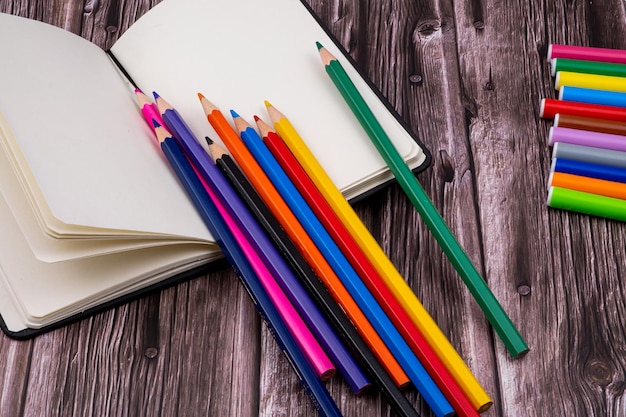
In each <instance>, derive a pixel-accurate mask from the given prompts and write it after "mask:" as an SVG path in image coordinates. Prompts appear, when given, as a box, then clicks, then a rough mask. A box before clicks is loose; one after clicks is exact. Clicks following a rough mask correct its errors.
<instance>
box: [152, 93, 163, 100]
mask: <svg viewBox="0 0 626 417" xmlns="http://www.w3.org/2000/svg"><path fill="white" fill-rule="evenodd" d="M152 95H153V96H154V99H155V100H157V99H158V98H159V97H161V96H160V95H158V94H157V92H156V91H153V92H152Z"/></svg>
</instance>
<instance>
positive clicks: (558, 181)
mask: <svg viewBox="0 0 626 417" xmlns="http://www.w3.org/2000/svg"><path fill="white" fill-rule="evenodd" d="M548 185H549V186H550V187H561V188H567V189H570V190H576V191H582V192H584V193H590V194H597V195H603V196H605V197H611V198H619V199H620V200H626V184H624V183H621V182H615V181H606V180H600V179H597V178H589V177H583V176H582V175H573V174H566V173H564V172H555V171H553V172H551V173H550V179H549V180H548Z"/></svg>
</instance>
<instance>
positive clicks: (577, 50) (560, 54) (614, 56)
mask: <svg viewBox="0 0 626 417" xmlns="http://www.w3.org/2000/svg"><path fill="white" fill-rule="evenodd" d="M554 58H568V59H580V60H585V61H599V62H613V63H616V64H626V51H623V50H621V49H610V48H596V47H592V46H576V45H560V44H550V45H549V46H548V61H550V60H552V59H554Z"/></svg>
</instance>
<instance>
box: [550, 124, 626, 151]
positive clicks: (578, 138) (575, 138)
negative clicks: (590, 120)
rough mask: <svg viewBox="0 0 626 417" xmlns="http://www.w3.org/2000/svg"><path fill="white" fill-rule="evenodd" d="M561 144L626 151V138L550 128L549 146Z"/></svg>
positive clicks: (578, 130) (608, 134) (566, 128)
mask: <svg viewBox="0 0 626 417" xmlns="http://www.w3.org/2000/svg"><path fill="white" fill-rule="evenodd" d="M559 142H561V143H570V144H572V145H581V146H590V147H593V148H602V149H611V150H614V151H622V152H624V151H626V136H622V135H613V134H610V133H600V132H592V131H590V130H580V129H571V128H568V127H557V126H553V127H551V128H550V134H549V136H548V144H549V145H550V146H552V145H554V144H555V143H559Z"/></svg>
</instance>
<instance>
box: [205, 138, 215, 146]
mask: <svg viewBox="0 0 626 417" xmlns="http://www.w3.org/2000/svg"><path fill="white" fill-rule="evenodd" d="M204 140H206V144H207V145H209V146H211V145H213V143H214V141H213V139H211V138H210V137H208V136H205V137H204Z"/></svg>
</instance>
